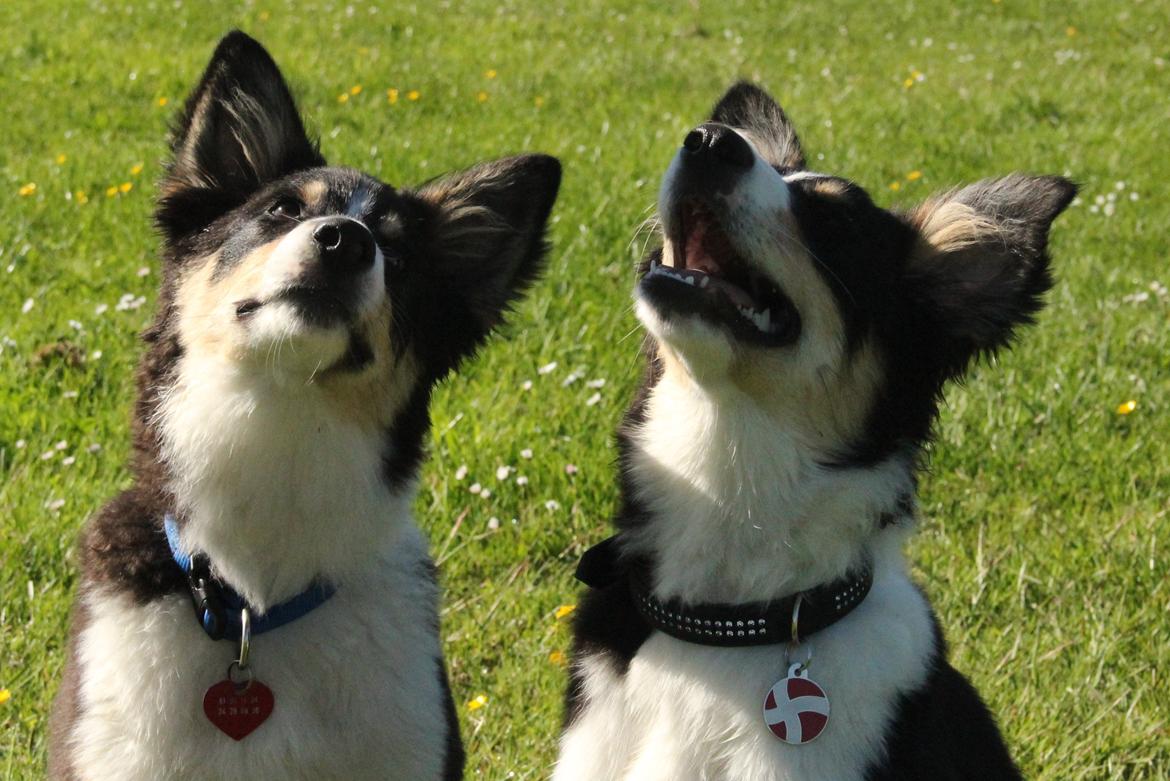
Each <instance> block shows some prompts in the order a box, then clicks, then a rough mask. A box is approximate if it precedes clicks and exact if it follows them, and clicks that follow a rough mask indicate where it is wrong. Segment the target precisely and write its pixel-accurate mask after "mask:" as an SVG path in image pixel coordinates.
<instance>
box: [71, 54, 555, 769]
mask: <svg viewBox="0 0 1170 781" xmlns="http://www.w3.org/2000/svg"><path fill="white" fill-rule="evenodd" d="M172 153H173V154H172V159H171V162H170V165H169V167H168V170H167V171H166V175H165V177H164V179H163V181H162V184H161V192H160V197H159V200H158V207H157V215H156V216H157V222H158V225H159V227H160V229H161V231H162V234H163V239H164V245H165V249H164V253H163V254H164V258H163V282H162V289H161V292H160V299H159V303H158V312H157V316H156V318H155V320H154V323H153V325H151V327H150V328H149V329H148V330H147V331H146V333H145V340H146V343H147V348H146V353H145V356H144V358H143V360H142V363H141V366H140V373H139V378H138V383H139V396H138V401H137V405H136V407H135V416H134V418H135V419H134V464H133V468H134V483H133V485H132V486H131V487H130V488H129V490H127V491H125V492H124V493H122V494H121V495H119V496H118V497H117V498H115V499H114V500H113V501H111V502H110V503H109V504H108V505H106V506H105V507H104V508H103V509H102V510H101V511H100V512H99V513H98V514H97V515H96V516H95V517H94V518H93V519H92V520H91V522H90V523H89V524H88V526H87V528H86V531H85V533H84V537H83V541H82V544H81V551H80V560H81V568H82V575H81V582H80V586H79V592H78V597H77V602H76V605H75V611H74V617H73V632H72V637H71V640H70V649H69V660H68V662H67V666H66V670H65V674H64V681H63V683H62V686H61V690H60V693H59V694H58V697H57V703H56V706H55V713H54V723H53V727H52V736H51V748H50V754H51V757H50V776H51V777H52V778H54V779H143V780H147V779H148V780H149V781H159V780H160V779H168V781H173V780H174V779H212V778H217V779H219V778H251V779H347V780H348V779H359V778H361V779H387V778H402V779H455V778H459V777H461V775H462V764H463V752H462V748H461V744H460V740H459V734H458V726H457V723H456V720H455V714H454V710H453V707H452V700H451V695H450V693H449V691H448V688H447V680H446V674H445V670H444V665H443V661H442V652H441V648H440V644H439V631H438V630H439V626H438V625H439V618H438V593H437V585H436V582H435V574H434V571H433V565H432V563H431V560H430V558H429V556H428V553H427V545H426V541H425V540H424V537H423V535H422V534H421V533H420V531H419V530H418V528H417V527H416V526H415V524H414V522H413V520H412V517H411V503H412V499H413V497H414V495H415V484H416V481H417V476H418V471H419V466H420V462H421V460H422V458H423V447H424V438H425V435H426V432H427V428H428V425H429V420H428V401H429V398H430V395H431V391H432V388H433V387H434V385H435V383H436V382H438V381H439V380H441V379H442V378H443V377H445V376H446V375H447V374H448V372H450V371H451V370H452V369H453V368H455V367H456V365H457V364H458V363H459V362H460V360H461V359H462V358H464V357H466V356H468V355H469V354H470V353H472V352H473V351H474V350H475V349H476V347H477V346H478V345H479V344H480V343H481V342H482V341H483V340H484V338H485V337H486V336H487V334H488V333H489V331H490V330H491V329H492V327H493V326H495V325H496V324H497V323H498V322H499V321H500V319H501V317H502V315H503V314H504V312H505V311H506V310H507V308H508V306H509V304H510V302H511V301H513V300H514V299H515V298H516V297H517V296H519V295H520V294H521V293H522V292H523V290H524V289H525V288H526V286H527V285H528V284H529V283H530V282H531V281H532V280H533V279H534V278H535V276H536V275H537V274H538V272H539V270H540V266H541V263H542V260H543V257H544V254H545V251H546V244H545V226H546V221H547V218H548V216H549V212H550V210H551V208H552V205H553V201H554V200H555V198H556V193H557V188H558V185H559V182H560V166H559V164H558V163H557V161H556V160H555V159H553V158H550V157H544V156H539V155H534V156H523V157H514V158H509V159H504V160H499V161H497V162H493V163H487V164H483V165H480V166H477V167H474V168H471V169H469V170H467V171H464V172H462V173H458V174H453V175H450V176H447V177H445V178H442V179H439V180H437V181H434V182H431V183H429V184H426V185H423V186H422V187H419V188H416V189H402V190H399V189H395V188H394V187H391V186H390V185H387V184H384V183H382V182H379V181H378V180H376V179H375V178H373V177H372V176H369V175H367V174H364V173H361V172H359V171H356V170H352V169H348V168H336V167H326V166H325V161H324V159H323V158H322V157H321V155H320V153H319V152H318V149H317V147H316V145H315V144H314V143H312V142H311V141H310V139H309V138H308V136H307V135H306V133H305V130H304V127H303V125H302V122H301V119H300V116H299V114H298V112H297V109H296V106H295V105H294V103H293V100H292V97H291V95H290V93H289V90H288V88H287V86H286V85H285V82H284V80H283V79H282V77H281V74H280V72H279V70H278V69H277V67H276V65H275V63H274V62H273V61H272V59H271V58H270V57H269V56H268V54H267V52H265V51H264V49H263V48H262V47H261V46H260V45H259V44H258V43H256V42H255V41H253V40H252V39H250V38H248V37H247V36H246V35H244V34H242V33H232V34H230V35H228V36H227V37H226V38H224V40H223V41H222V42H221V43H220V45H219V48H218V49H217V50H216V51H215V54H214V56H213V57H212V60H211V63H210V65H209V66H208V68H207V71H206V72H205V74H204V76H203V79H202V81H201V82H200V84H199V86H198V87H197V88H196V90H195V92H194V93H193V94H192V95H191V97H190V98H189V100H188V101H187V104H186V108H185V110H184V112H183V114H182V116H181V117H180V119H179V122H178V125H177V127H176V131H175V133H174V137H173V145H172ZM193 601H194V605H195V610H194V614H193V611H192V603H193ZM269 630H270V631H269Z"/></svg>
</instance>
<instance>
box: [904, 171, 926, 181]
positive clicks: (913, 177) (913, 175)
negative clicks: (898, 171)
mask: <svg viewBox="0 0 1170 781" xmlns="http://www.w3.org/2000/svg"><path fill="white" fill-rule="evenodd" d="M921 178H922V172H921V171H911V172H910V173H908V174H906V181H908V182H916V181H918V180H919V179H921Z"/></svg>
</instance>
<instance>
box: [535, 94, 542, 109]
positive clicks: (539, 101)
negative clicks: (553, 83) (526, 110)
mask: <svg viewBox="0 0 1170 781" xmlns="http://www.w3.org/2000/svg"><path fill="white" fill-rule="evenodd" d="M532 104H533V105H534V106H536V107H537V108H540V107H541V106H543V105H544V97H543V96H541V95H537V96H536V97H535V98H533V99H532Z"/></svg>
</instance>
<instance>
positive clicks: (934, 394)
mask: <svg viewBox="0 0 1170 781" xmlns="http://www.w3.org/2000/svg"><path fill="white" fill-rule="evenodd" d="M1075 192H1076V188H1075V186H1074V185H1073V184H1072V183H1070V182H1069V181H1067V180H1065V179H1062V178H1059V177H1052V176H1025V175H1019V174H1015V175H1011V176H1007V177H1004V178H1002V179H994V180H986V181H982V182H979V183H977V184H974V185H971V186H968V187H965V188H962V189H958V190H953V191H950V192H947V193H943V194H941V195H938V196H937V197H935V198H933V199H931V200H929V201H927V202H926V203H925V204H923V205H922V206H920V207H918V208H917V209H915V210H913V211H911V212H910V213H908V214H898V213H894V212H891V211H887V210H885V209H883V208H881V207H880V206H878V205H877V204H875V203H874V202H873V201H872V200H871V198H870V197H869V196H868V195H867V194H866V192H865V191H864V190H862V189H861V188H860V187H859V186H857V185H856V184H854V183H852V182H850V181H847V180H845V179H842V178H840V177H836V176H832V175H828V174H822V173H816V172H812V171H808V170H806V167H805V158H804V153H803V151H802V149H801V145H800V142H799V140H798V139H797V135H796V132H795V130H794V129H793V127H792V125H791V124H790V122H789V121H788V118H787V117H786V116H785V114H784V112H783V111H782V110H781V108H780V107H779V106H778V105H777V104H776V103H775V102H774V101H773V100H772V98H771V97H769V96H768V95H767V94H766V93H765V92H763V91H762V90H760V89H759V88H757V87H755V86H753V85H750V84H737V85H736V86H734V87H732V89H731V90H730V91H729V92H728V93H727V94H726V95H725V96H724V97H723V99H722V100H720V102H719V103H718V105H717V106H716V107H715V109H714V112H713V113H712V117H711V120H710V121H709V122H706V123H704V124H702V125H700V126H699V127H697V128H695V129H694V130H692V131H691V132H690V133H688V134H687V136H686V138H685V139H684V140H683V145H682V148H681V149H679V150H678V152H677V154H676V155H675V157H674V159H673V161H672V162H671V164H670V168H669V170H668V171H667V173H666V176H665V178H664V180H663V183H662V188H661V192H660V195H659V204H658V206H659V217H660V219H661V223H662V227H663V233H664V239H665V241H664V246H663V247H662V249H661V250H660V251H658V252H656V253H655V254H654V255H652V256H651V258H650V262H649V264H648V266H647V269H646V273H645V274H644V276H643V277H642V279H641V281H640V283H639V285H638V288H637V293H636V299H637V312H638V316H639V318H640V319H641V320H642V322H643V323H644V324H645V326H646V327H647V329H648V330H649V332H650V334H651V336H652V337H653V338H654V339H655V341H656V342H657V346H658V353H659V356H660V360H661V361H662V364H663V366H664V368H665V370H666V371H667V372H671V371H674V372H677V373H679V374H680V376H682V377H685V378H686V379H687V380H688V381H692V382H694V383H697V384H698V385H699V386H701V387H703V388H704V390H706V391H708V392H711V393H720V392H724V391H727V392H730V393H735V394H740V395H738V396H737V397H736V398H741V399H742V398H745V397H746V398H747V399H750V400H751V401H753V402H755V403H757V404H759V405H760V406H761V407H763V408H764V409H766V410H768V411H770V412H771V413H773V415H774V416H775V417H777V418H779V419H780V420H782V421H784V422H785V423H786V424H790V426H791V427H792V428H793V429H795V430H797V431H800V432H802V436H804V437H805V438H807V440H808V442H809V444H810V446H811V447H813V448H815V449H816V450H817V451H819V453H820V454H821V455H822V456H823V457H825V458H826V459H829V460H834V461H836V460H840V461H849V462H856V461H861V462H869V461H872V460H876V459H879V458H882V457H884V456H885V455H888V454H890V453H891V452H894V451H895V450H897V449H899V448H901V447H904V446H905V445H916V444H918V443H921V442H922V441H923V440H925V439H926V438H927V437H928V435H929V431H930V426H931V422H932V419H933V417H934V414H935V410H936V406H937V400H938V394H939V392H940V391H941V388H942V385H943V383H944V382H945V381H946V380H947V379H950V378H954V377H956V376H958V375H960V374H961V373H962V372H963V371H965V369H966V367H967V366H968V364H969V363H970V361H971V360H972V358H973V357H975V356H977V355H978V354H980V353H987V352H991V351H994V350H995V349H997V348H999V347H1001V346H1004V345H1005V344H1007V343H1008V342H1009V341H1010V339H1011V336H1012V333H1013V330H1014V329H1015V328H1016V327H1017V326H1019V325H1021V324H1023V323H1027V322H1030V321H1031V319H1032V317H1033V315H1034V314H1035V312H1036V311H1037V310H1038V309H1039V308H1040V306H1041V296H1042V294H1043V293H1044V292H1045V291H1046V290H1047V289H1048V288H1049V287H1050V285H1051V277H1050V275H1049V269H1048V257H1047V243H1048V231H1049V227H1050V225H1051V223H1052V221H1053V219H1054V218H1055V217H1056V216H1057V215H1058V214H1059V213H1060V212H1061V211H1062V210H1063V209H1064V208H1065V207H1066V206H1067V205H1068V204H1069V202H1070V201H1071V200H1072V198H1073V196H1074V194H1075Z"/></svg>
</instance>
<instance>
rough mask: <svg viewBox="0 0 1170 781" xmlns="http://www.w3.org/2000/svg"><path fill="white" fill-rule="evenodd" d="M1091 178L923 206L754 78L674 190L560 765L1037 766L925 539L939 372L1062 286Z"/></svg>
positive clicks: (987, 773)
mask: <svg viewBox="0 0 1170 781" xmlns="http://www.w3.org/2000/svg"><path fill="white" fill-rule="evenodd" d="M1075 191H1076V188H1075V186H1074V185H1073V184H1071V183H1070V182H1068V181H1066V180H1064V179H1061V178H1058V177H1047V176H1025V175H1019V174H1016V175H1011V176H1007V177H1005V178H1002V179H993V180H986V181H982V182H979V183H977V184H974V185H971V186H969V187H964V188H962V189H958V190H954V191H951V192H947V193H943V194H941V195H938V196H936V197H935V198H933V199H931V200H930V201H928V202H926V203H925V204H923V205H922V206H920V207H918V208H917V209H915V210H913V211H912V212H910V213H908V214H897V213H892V212H889V211H886V210H884V209H882V208H880V207H878V206H877V205H875V204H874V203H873V201H872V200H870V198H869V196H867V195H866V193H865V192H864V191H863V190H862V189H861V188H860V187H858V186H857V185H855V184H853V183H852V182H849V181H846V180H844V179H842V178H839V177H836V176H831V175H828V174H822V173H816V172H813V171H810V170H807V169H806V167H805V160H804V155H803V153H802V151H801V147H800V144H799V142H798V140H797V137H796V133H795V131H794V130H793V127H792V125H791V124H790V123H789V122H788V120H787V118H786V117H785V115H784V113H783V111H782V110H781V109H780V107H779V106H778V105H776V103H775V102H774V101H773V100H772V99H771V98H770V97H769V96H768V95H767V94H765V93H764V92H762V91H761V90H760V89H758V88H757V87H754V86H752V85H750V84H739V85H736V86H735V87H733V88H732V89H731V90H730V91H729V92H728V93H727V94H726V96H724V98H723V99H722V100H721V102H720V103H719V104H718V105H717V106H716V108H715V110H714V113H713V116H712V119H711V121H710V122H708V123H705V124H703V125H700V126H699V127H698V128H696V129H695V130H693V131H691V132H690V133H689V134H688V135H687V136H686V138H685V140H684V141H683V146H682V148H681V149H680V150H679V151H678V153H677V154H676V155H675V157H674V160H673V162H672V163H671V165H670V168H669V170H668V171H667V173H666V176H665V179H664V181H663V184H662V188H661V193H660V196H659V204H658V206H659V215H660V218H661V221H662V227H663V233H664V246H663V247H662V248H661V249H660V250H656V251H655V252H654V253H653V254H652V255H651V256H650V258H649V262H648V264H647V265H646V267H645V271H644V275H643V276H642V277H641V279H640V281H639V283H638V286H637V290H636V293H635V299H636V309H637V314H638V317H639V318H640V320H641V321H642V323H643V324H644V325H645V327H646V330H647V331H648V332H649V335H650V340H649V343H650V346H649V370H648V375H647V379H646V383H645V386H644V388H643V390H642V392H641V393H640V394H639V395H638V398H637V400H636V401H635V402H634V404H633V407H632V408H631V409H630V411H629V413H628V414H627V416H626V418H625V421H624V424H623V426H622V427H621V429H620V432H619V445H620V468H621V488H622V504H621V508H620V510H619V512H618V514H617V517H616V519H615V523H616V526H617V530H618V534H617V536H616V537H614V538H611V539H610V540H608V541H606V542H605V543H603V544H602V545H600V546H598V547H595V548H593V549H591V550H590V551H589V552H588V553H587V554H586V555H585V556H584V557H583V559H582V563H581V566H580V569H579V570H578V574H579V577H581V579H582V580H584V581H585V582H586V583H588V584H590V585H591V586H592V587H593V588H592V589H591V590H590V591H588V592H587V594H586V595H585V597H584V598H583V599H582V601H581V605H580V608H579V609H578V611H577V617H576V620H575V625H574V632H575V640H574V648H573V661H572V667H571V670H572V672H571V681H570V688H569V693H568V713H567V719H566V728H565V732H564V735H563V739H562V745H561V754H560V759H559V761H558V763H557V767H556V771H555V774H554V778H555V779H556V781H575V780H576V779H582V780H584V779H588V781H604V780H606V779H627V780H628V781H658V780H661V781H666V780H667V779H669V780H670V781H682V780H683V779H686V780H688V781H689V780H691V779H704V780H706V781H714V780H715V779H733V780H736V781H746V780H748V779H750V780H751V781H780V780H781V779H785V780H787V781H813V780H816V781H851V780H853V779H857V780H860V779H868V780H869V781H877V779H891V780H892V779H903V780H905V779H923V780H925V779H984V780H985V779H1007V778H1016V777H1018V773H1017V770H1016V768H1015V766H1014V764H1013V762H1012V759H1011V758H1010V756H1009V754H1008V751H1007V749H1006V748H1005V746H1004V742H1003V739H1002V738H1001V736H1000V734H999V731H998V729H997V727H996V725H995V722H994V720H993V719H992V717H991V715H990V714H989V713H988V711H987V709H986V708H985V706H984V705H983V703H982V702H981V701H980V699H979V696H978V695H977V694H976V692H975V691H974V690H973V688H972V687H971V686H970V684H968V683H967V681H966V680H965V679H964V678H963V677H962V676H961V675H960V674H959V673H958V672H956V671H955V670H954V669H953V668H952V667H950V666H949V664H948V663H947V661H946V655H945V646H944V642H943V639H942V636H941V634H940V632H939V627H938V624H937V622H936V620H935V618H934V615H933V613H932V610H931V607H930V604H929V603H928V601H927V599H926V596H925V595H924V594H923V593H922V591H921V590H920V589H919V588H918V587H916V586H915V584H914V583H913V582H912V581H911V579H910V576H909V574H908V572H907V564H906V562H905V560H904V559H903V555H902V547H903V544H904V543H905V541H906V539H907V536H908V535H909V533H910V531H911V529H912V527H913V526H914V507H915V501H914V490H915V472H916V470H917V469H918V467H919V465H920V462H921V460H922V454H923V445H924V443H926V442H927V440H928V439H929V438H930V433H931V427H932V423H933V421H934V418H935V415H936V412H937V407H938V404H939V400H940V394H941V392H942V390H943V387H944V385H945V384H946V382H947V381H948V380H951V379H954V378H956V377H959V376H960V375H962V374H963V372H964V371H965V369H966V368H967V366H968V364H969V363H970V362H971V361H972V359H974V358H975V357H977V356H979V355H981V354H986V353H990V352H992V351H994V350H996V349H997V348H1000V347H1004V346H1005V345H1007V344H1008V342H1009V341H1010V339H1011V336H1012V332H1013V329H1015V328H1016V327H1017V326H1019V325H1021V324H1023V323H1027V322H1029V321H1030V320H1031V319H1032V317H1033V315H1034V314H1035V313H1036V312H1037V310H1038V309H1039V308H1040V307H1041V296H1042V294H1043V293H1044V292H1045V291H1046V290H1047V289H1048V288H1049V287H1050V285H1051V278H1050V276H1049V270H1048V257H1047V244H1048V232H1049V228H1050V225H1051V223H1052V221H1053V219H1054V218H1055V217H1056V216H1057V215H1058V214H1059V213H1060V212H1061V211H1062V210H1063V209H1064V208H1065V207H1066V206H1067V205H1068V204H1069V202H1070V201H1071V200H1072V198H1073V196H1074V193H1075Z"/></svg>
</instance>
